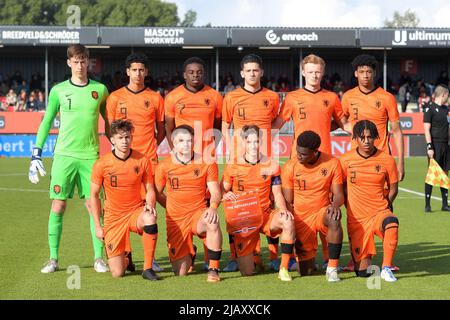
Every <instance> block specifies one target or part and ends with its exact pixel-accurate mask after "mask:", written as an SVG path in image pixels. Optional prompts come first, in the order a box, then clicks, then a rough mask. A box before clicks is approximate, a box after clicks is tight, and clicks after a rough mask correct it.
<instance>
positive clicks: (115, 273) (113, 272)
mask: <svg viewBox="0 0 450 320" xmlns="http://www.w3.org/2000/svg"><path fill="white" fill-rule="evenodd" d="M124 271H125V270H121V269H111V275H112V277H113V278H121V277H123V276H124V275H125V272H124Z"/></svg>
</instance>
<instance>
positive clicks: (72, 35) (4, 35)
mask: <svg viewBox="0 0 450 320" xmlns="http://www.w3.org/2000/svg"><path fill="white" fill-rule="evenodd" d="M97 42H98V37H97V27H82V28H72V29H69V28H67V27H65V26H58V27H56V26H55V27H53V26H52V27H42V26H0V44H6V45H9V44H11V45H34V46H40V45H42V46H45V45H64V46H65V45H69V44H74V43H82V44H93V45H96V44H97Z"/></svg>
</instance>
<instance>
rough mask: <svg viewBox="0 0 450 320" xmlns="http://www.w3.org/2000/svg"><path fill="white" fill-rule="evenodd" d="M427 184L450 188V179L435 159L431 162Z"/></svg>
mask: <svg viewBox="0 0 450 320" xmlns="http://www.w3.org/2000/svg"><path fill="white" fill-rule="evenodd" d="M425 183H427V184H430V185H432V186H438V187H441V188H445V189H449V188H450V179H449V178H448V176H447V175H446V174H445V172H444V170H442V168H441V167H440V166H439V164H438V163H437V162H436V160H434V159H431V160H430V165H429V166H428V172H427V176H426V177H425Z"/></svg>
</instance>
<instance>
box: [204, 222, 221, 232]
mask: <svg viewBox="0 0 450 320" xmlns="http://www.w3.org/2000/svg"><path fill="white" fill-rule="evenodd" d="M206 230H207V231H208V232H218V231H219V230H220V227H219V223H207V224H206Z"/></svg>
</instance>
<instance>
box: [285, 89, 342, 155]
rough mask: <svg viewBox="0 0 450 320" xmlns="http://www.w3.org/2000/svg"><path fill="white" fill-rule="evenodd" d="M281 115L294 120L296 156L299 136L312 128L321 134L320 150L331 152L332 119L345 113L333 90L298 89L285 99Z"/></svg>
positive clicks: (293, 152)
mask: <svg viewBox="0 0 450 320" xmlns="http://www.w3.org/2000/svg"><path fill="white" fill-rule="evenodd" d="M280 115H281V117H282V119H283V120H284V121H289V120H291V118H292V120H293V121H294V130H295V134H294V144H293V147H292V152H291V157H295V155H296V148H295V145H296V143H297V137H298V136H299V135H300V134H301V133H302V132H304V131H307V130H312V131H314V132H316V133H317V134H318V135H319V136H320V140H321V144H320V148H319V151H322V152H325V153H328V154H331V138H330V129H331V120H332V119H335V120H336V121H337V120H340V119H341V117H342V115H343V113H342V107H341V102H340V101H339V97H338V96H337V95H336V94H335V93H334V92H331V91H328V90H325V89H320V90H319V91H317V92H312V91H309V90H307V89H298V90H295V91H292V92H289V93H288V94H287V95H286V98H285V99H284V101H283V104H282V105H281V109H280Z"/></svg>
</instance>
